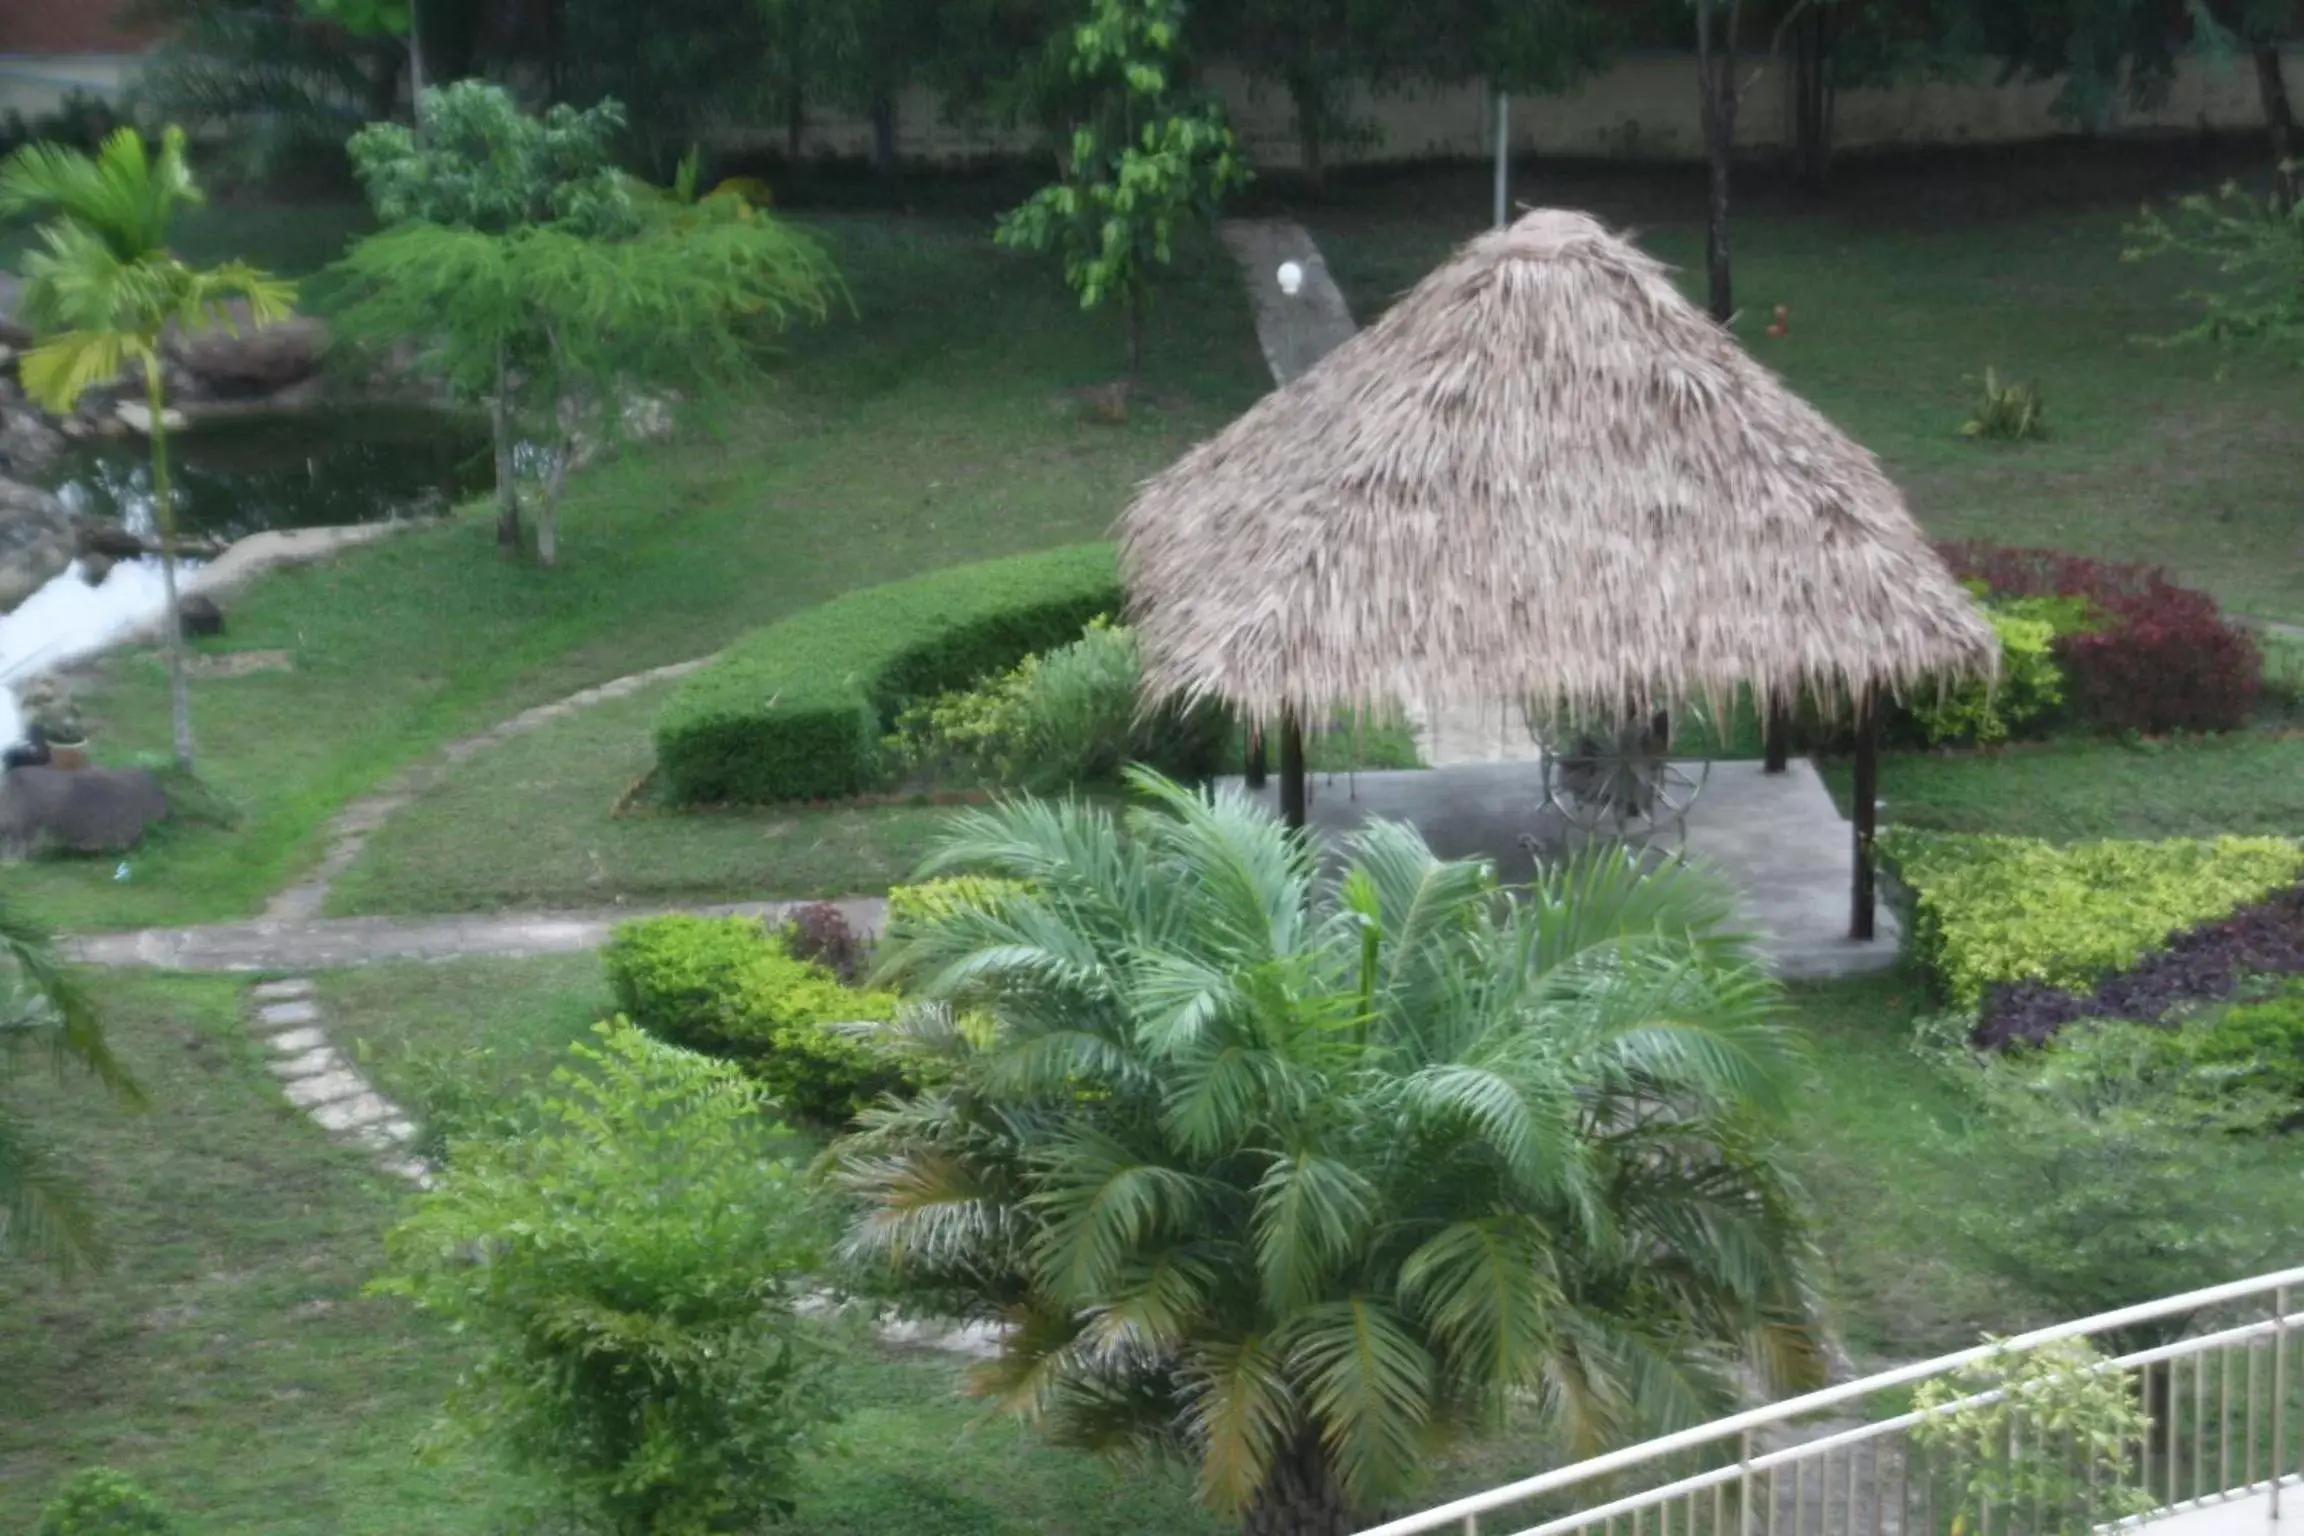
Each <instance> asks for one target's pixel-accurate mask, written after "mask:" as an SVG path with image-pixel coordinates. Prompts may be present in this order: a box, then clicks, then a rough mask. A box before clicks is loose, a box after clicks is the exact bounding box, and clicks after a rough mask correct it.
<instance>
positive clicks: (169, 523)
mask: <svg viewBox="0 0 2304 1536" xmlns="http://www.w3.org/2000/svg"><path fill="white" fill-rule="evenodd" d="M144 401H145V408H146V409H148V410H149V411H151V413H152V520H153V521H154V522H156V523H158V524H159V525H160V590H161V593H162V595H163V599H164V601H163V605H162V609H163V611H162V619H161V622H163V623H164V624H166V625H167V627H168V635H167V646H168V710H169V715H170V717H171V720H172V722H173V725H174V727H175V735H176V766H177V767H179V768H181V769H183V770H184V771H185V772H186V773H190V772H191V771H192V678H191V673H190V671H189V670H188V669H187V667H186V666H185V659H184V614H183V610H182V609H181V608H180V607H179V606H178V604H177V599H176V486H175V481H174V480H173V479H172V478H171V477H170V475H169V473H168V418H167V411H168V391H167V387H166V385H165V384H164V383H163V382H162V377H161V371H160V359H159V358H158V356H153V357H148V358H146V359H145V360H144Z"/></svg>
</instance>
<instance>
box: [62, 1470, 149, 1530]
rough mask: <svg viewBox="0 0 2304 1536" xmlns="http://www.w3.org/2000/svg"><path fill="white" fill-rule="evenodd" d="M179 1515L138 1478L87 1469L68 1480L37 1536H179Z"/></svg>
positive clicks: (65, 1481) (74, 1474)
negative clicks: (151, 1492) (174, 1514)
mask: <svg viewBox="0 0 2304 1536" xmlns="http://www.w3.org/2000/svg"><path fill="white" fill-rule="evenodd" d="M179 1529H181V1527H179V1526H178V1524H177V1523H176V1518H175V1516H173V1515H171V1514H170V1513H169V1512H168V1509H167V1507H166V1506H165V1505H163V1504H162V1503H161V1502H160V1501H159V1500H158V1499H156V1498H154V1497H153V1496H152V1495H151V1494H149V1493H147V1492H145V1491H144V1488H143V1487H142V1485H141V1484H139V1483H138V1482H137V1481H136V1480H135V1479H134V1478H132V1477H129V1476H128V1475H127V1474H126V1473H123V1472H115V1471H113V1470H112V1469H111V1468H110V1467H83V1468H81V1469H80V1470H79V1471H77V1472H75V1473H73V1474H72V1475H71V1476H70V1477H68V1478H66V1479H65V1480H64V1484H63V1486H62V1487H60V1488H58V1489H57V1490H56V1495H55V1497H54V1498H52V1499H50V1500H49V1501H48V1506H47V1508H45V1509H43V1510H42V1511H41V1512H40V1523H39V1524H38V1525H36V1526H34V1527H33V1528H32V1536H176V1532H177V1531H178V1530H179Z"/></svg>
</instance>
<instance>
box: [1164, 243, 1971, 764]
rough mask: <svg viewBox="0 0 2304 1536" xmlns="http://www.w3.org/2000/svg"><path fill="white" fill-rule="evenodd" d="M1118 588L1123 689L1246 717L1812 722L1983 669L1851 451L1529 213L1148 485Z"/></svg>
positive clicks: (1938, 584) (1955, 599)
mask: <svg viewBox="0 0 2304 1536" xmlns="http://www.w3.org/2000/svg"><path fill="white" fill-rule="evenodd" d="M1121 572H1122V577H1123V579H1124V581H1125V582H1126V584H1127V587H1128V591H1129V600H1130V606H1131V609H1132V611H1133V614H1134V619H1135V623H1136V625H1137V630H1138V634H1139V636H1140V637H1141V639H1142V641H1143V644H1144V647H1145V656H1146V679H1147V685H1148V688H1149V691H1150V692H1151V694H1153V695H1154V696H1167V695H1172V694H1184V695H1192V696H1202V697H1217V698H1222V699H1226V700H1229V701H1230V702H1231V703H1232V704H1233V705H1235V706H1236V707H1237V708H1239V709H1240V710H1242V711H1243V712H1244V713H1246V714H1247V715H1248V716H1250V717H1251V718H1254V719H1256V720H1259V721H1265V722H1269V721H1271V720H1273V719H1275V718H1276V717H1277V716H1279V715H1280V714H1281V713H1282V712H1283V711H1286V710H1295V711H1299V712H1300V715H1299V718H1301V719H1303V720H1305V721H1307V722H1308V723H1309V722H1319V721H1324V720H1326V719H1327V718H1329V716H1330V714H1331V713H1332V712H1333V711H1334V710H1337V709H1345V710H1366V709H1379V710H1381V709H1384V708H1387V707H1390V706H1392V705H1395V704H1398V703H1401V702H1404V701H1408V700H1421V701H1424V702H1426V703H1430V704H1446V703H1473V702H1482V703H1498V702H1503V701H1514V702H1519V703H1522V704H1525V705H1527V706H1528V707H1530V708H1531V709H1533V710H1535V711H1536V712H1538V713H1539V714H1544V715H1549V714H1554V713H1578V714H1581V713H1591V714H1603V715H1604V714H1610V713H1613V712H1615V711H1616V710H1619V709H1622V708H1624V707H1625V706H1627V705H1630V706H1633V707H1636V708H1638V709H1640V710H1642V711H1645V710H1648V709H1650V708H1657V707H1666V706H1672V705H1678V704H1681V703H1683V702H1685V701H1688V700H1692V699H1693V700H1700V701H1707V702H1712V703H1715V704H1717V703H1721V702H1724V701H1725V700H1727V699H1729V698H1731V697H1733V694H1734V690H1735V689H1736V687H1737V686H1738V685H1740V684H1747V683H1748V684H1750V685H1752V686H1753V687H1754V689H1755V690H1756V691H1757V692H1758V694H1759V695H1760V697H1761V698H1763V699H1784V700H1787V701H1790V700H1792V699H1796V698H1798V697H1799V696H1800V695H1802V694H1810V693H1812V694H1815V695H1817V696H1818V697H1821V698H1824V699H1825V700H1827V702H1829V700H1830V699H1831V698H1833V697H1835V696H1837V695H1838V693H1839V691H1840V690H1841V689H1842V688H1850V687H1852V688H1862V687H1867V686H1881V685H1884V686H1888V687H1893V688H1899V689H1902V688H1908V687H1911V686H1912V685H1916V684H1919V683H1921V682H1923V681H1928V680H1935V679H1941V678H1944V677H1947V676H1953V675H1974V674H1979V673H1983V672H1988V671H1990V670H1991V669H1992V668H1993V667H1994V666H1995V665H1996V664H1997V658H1998V654H1999V651H1998V645H1997V643H1996V641H1995V639H1994V635H1993V631H1992V629H1991V627H1990V625H1989V624H1988V623H1987V622H1986V621H1985V619H1984V618H1983V616H1982V615H1981V614H1980V613H1979V612H1978V610H1977V608H1976V605H1975V604H1974V603H1973V602H1972V601H1971V600H1970V599H1969V597H1968V595H1967V593H1966V592H1965V591H1963V590H1962V589H1961V587H1960V586H1959V585H1958V583H1956V582H1955V581H1954V580H1953V578H1952V576H1951V574H1950V573H1949V572H1948V571H1947V570H1946V569H1945V567H1944V565H1943V563H1942V562H1941V561H1939V560H1938V559H1937V558H1936V556H1935V554H1934V553H1933V552H1932V551H1931V550H1930V549H1929V547H1928V545H1927V542H1926V541H1925V540H1924V539H1923V538H1922V536H1921V533H1920V529H1919V528H1918V526H1917V525H1916V524H1915V523H1914V522H1913V520H1912V516H1911V513H1910V512H1909V511H1908V510H1907V509H1906V507H1905V505H1904V498H1903V496H1902V495H1901V494H1900V493H1899V492H1898V491H1897V489H1896V487H1895V486H1894V485H1892V484H1890V483H1889V480H1888V478H1887V476H1886V475H1884V474H1882V473H1881V471H1880V467H1879V465H1878V464H1877V463H1876V462H1875V461H1874V460H1873V458H1872V455H1871V454H1869V453H1868V452H1866V451H1865V450H1864V449H1863V448H1861V447H1859V446H1858V445H1857V444H1856V443H1854V442H1853V441H1851V440H1850V439H1849V438H1848V437H1847V436H1846V435H1845V434H1844V433H1842V432H1841V431H1840V430H1839V429H1837V428H1836V427H1834V426H1833V425H1832V424H1831V423H1830V422H1828V421H1826V420H1825V419H1824V417H1823V416H1822V415H1820V414H1818V413H1817V412H1816V411H1815V410H1814V409H1813V408H1811V407H1810V406H1809V405H1808V404H1807V403H1806V402H1804V401H1802V400H1801V399H1800V398H1799V397H1798V396H1796V395H1795V394H1793V393H1792V391H1791V390H1790V389H1788V388H1786V387H1785V385H1784V383H1783V381H1782V380H1780V379H1778V378H1777V377H1776V375H1775V374H1773V373H1771V372H1770V371H1769V370H1767V369H1766V368H1764V367H1762V366H1761V365H1760V364H1758V363H1756V362H1754V361H1753V360H1752V359H1751V358H1750V357H1748V356H1746V355H1745V353H1744V351H1743V349H1742V348H1741V347H1739V346H1738V345H1737V344H1736V342H1735V340H1734V339H1733V338H1732V337H1730V336H1729V335H1728V334H1727V333H1726V332H1725V331H1723V330H1722V329H1721V328H1720V327H1718V326H1717V325H1715V324H1713V322H1712V321H1711V320H1710V318H1709V317H1707V316H1706V315H1704V314H1703V313H1702V312H1701V311H1699V310H1698V309H1697V308H1696V307H1695V306H1694V305H1693V304H1691V303H1689V301H1688V300H1687V299H1686V298H1684V297H1683V296H1682V295H1681V294H1680V292H1679V290H1678V289H1676V288H1675V287H1674V286H1673V285H1672V283H1671V281H1670V279H1669V278H1668V277H1667V275H1666V272H1665V269H1664V267H1663V266H1662V265H1661V264H1660V263H1658V262H1656V261H1655V260H1653V259H1652V258H1650V257H1648V256H1647V255H1645V254H1643V253H1642V252H1640V251H1639V250H1637V249H1635V248H1634V247H1633V246H1632V245H1631V244H1630V243H1629V242H1627V241H1626V240H1624V239H1622V238H1620V237H1618V236H1615V235H1612V234H1610V233H1609V232H1608V231H1607V230H1606V229H1604V228H1603V227H1602V226H1601V225H1600V224H1599V223H1598V222H1597V221H1596V220H1594V219H1592V218H1590V217H1588V216H1586V215H1584V214H1581V213H1573V212H1566V211H1562V210H1557V209H1540V210H1538V211H1536V212H1533V213H1530V214H1528V215H1527V216H1526V217H1524V218H1522V219H1521V220H1520V221H1519V222H1518V223H1516V224H1514V225H1512V226H1511V227H1510V228H1509V229H1505V230H1499V231H1496V232H1494V233H1491V234H1487V235H1482V236H1481V237H1479V238H1478V239H1475V240H1473V241H1472V242H1471V243H1470V244H1468V245H1466V246H1465V247H1464V248H1463V249H1462V250H1461V251H1459V252H1457V254H1456V255H1455V256H1454V257H1453V258H1452V259H1451V260H1449V261H1448V262H1447V263H1446V264H1445V265H1443V266H1441V267H1440V268H1439V269H1438V270H1436V271H1435V272H1433V273H1432V274H1431V275H1430V276H1429V277H1427V278H1426V279H1425V280H1424V281H1423V282H1422V283H1420V284H1418V285H1417V287H1416V289H1415V291H1414V292H1412V293H1410V294H1408V295H1407V296H1406V297H1405V298H1403V299H1401V300H1400V301H1399V302H1398V303H1397V304H1395V305H1393V307H1392V308H1391V310H1390V311H1389V312H1387V313H1386V314H1385V316H1384V317H1383V319H1381V320H1380V321H1378V322H1377V323H1376V324H1375V325H1374V326H1372V327H1370V328H1369V329H1367V330H1365V331H1362V332H1361V333H1360V334H1359V335H1357V336H1355V337H1353V338H1352V340H1350V341H1349V342H1347V343H1345V344H1344V345H1343V346H1341V347H1339V348H1338V349H1337V350H1336V351H1334V352H1332V353H1330V354H1329V355H1328V356H1327V357H1326V358H1325V359H1323V360H1322V361H1321V362H1320V363H1319V364H1318V365H1317V366H1315V367H1314V368H1312V370H1311V371H1310V372H1308V373H1306V374H1305V375H1304V376H1303V377H1301V378H1299V379H1297V380H1296V381H1295V382H1293V383H1291V384H1289V385H1287V386H1285V387H1283V388H1280V389H1277V390H1275V391H1274V392H1273V393H1271V394H1270V395H1268V396H1266V397H1265V398H1264V399H1263V400H1262V401H1260V402H1259V403H1258V404H1257V405H1256V406H1255V407H1254V408H1253V409H1251V410H1250V411H1248V413H1247V414H1246V415H1244V416H1242V417H1241V418H1240V419H1239V420H1238V421H1235V422H1234V423H1233V424H1232V425H1231V426H1229V427H1227V428H1226V429H1225V430H1224V431H1223V432H1221V433H1219V434H1218V435H1217V436H1216V437H1214V438H1212V439H1211V440H1209V441H1208V442H1205V443H1203V444H1201V445H1200V446H1199V447H1197V448H1195V449H1193V450H1192V451H1191V452H1190V453H1188V454H1186V455H1185V456H1184V457H1183V458H1182V459H1180V460H1179V461H1177V463H1176V464H1175V465H1174V466H1172V467H1171V468H1169V469H1168V470H1167V471H1166V472H1165V473H1163V474H1161V475H1159V476H1158V477H1157V478H1155V479H1153V480H1151V481H1149V482H1147V483H1146V484H1145V485H1144V486H1143V487H1142V489H1141V490H1140V491H1139V493H1138V494H1137V496H1136V499H1135V500H1134V502H1133V503H1132V504H1131V505H1130V506H1129V508H1128V510H1127V512H1126V513H1125V514H1124V516H1123V518H1122V523H1121Z"/></svg>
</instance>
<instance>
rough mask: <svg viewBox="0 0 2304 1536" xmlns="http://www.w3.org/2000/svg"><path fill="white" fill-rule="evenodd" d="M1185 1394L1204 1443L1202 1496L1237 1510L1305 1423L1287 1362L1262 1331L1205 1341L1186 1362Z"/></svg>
mask: <svg viewBox="0 0 2304 1536" xmlns="http://www.w3.org/2000/svg"><path fill="white" fill-rule="evenodd" d="M1184 1397H1185V1404H1186V1412H1187V1413H1188V1415H1189V1422H1190V1425H1191V1430H1192V1438H1193V1440H1194V1442H1195V1443H1196V1444H1197V1445H1198V1446H1199V1448H1200V1497H1201V1498H1202V1499H1203V1500H1204V1501H1205V1502H1206V1503H1207V1504H1208V1506H1209V1507H1210V1508H1212V1509H1215V1510H1217V1511H1219V1512H1220V1513H1224V1514H1232V1513H1236V1512H1237V1511H1239V1510H1240V1509H1242V1508H1244V1507H1245V1506H1246V1505H1247V1503H1248V1501H1249V1500H1250V1499H1251V1498H1253V1497H1255V1494H1256V1490H1257V1489H1258V1488H1260V1487H1262V1486H1263V1484H1264V1479H1265V1475H1266V1474H1267V1473H1268V1472H1269V1471H1270V1470H1271V1468H1272V1463H1273V1461H1274V1460H1275V1459H1276V1458H1277V1457H1278V1456H1279V1454H1280V1449H1281V1447H1282V1446H1284V1445H1286V1444H1287V1442H1288V1439H1289V1437H1290V1436H1291V1435H1292V1434H1293V1433H1294V1432H1295V1429H1296V1426H1297V1423H1298V1408H1297V1405H1296V1402H1295V1400H1294V1398H1293V1396H1292V1395H1291V1393H1290V1392H1289V1389H1288V1378H1287V1365H1286V1362H1285V1361H1284V1360H1283V1358H1282V1356H1281V1354H1280V1351H1279V1350H1278V1349H1277V1348H1275V1346H1274V1343H1273V1341H1272V1340H1271V1339H1270V1338H1269V1337H1267V1336H1266V1335H1264V1334H1261V1333H1249V1334H1247V1335H1245V1336H1243V1337H1241V1338H1239V1339H1236V1340H1211V1341H1204V1342H1203V1343H1201V1344H1200V1345H1199V1347H1198V1348H1196V1349H1195V1350H1194V1351H1193V1352H1192V1356H1191V1358H1190V1361H1189V1362H1188V1364H1187V1365H1186V1367H1185V1370H1184Z"/></svg>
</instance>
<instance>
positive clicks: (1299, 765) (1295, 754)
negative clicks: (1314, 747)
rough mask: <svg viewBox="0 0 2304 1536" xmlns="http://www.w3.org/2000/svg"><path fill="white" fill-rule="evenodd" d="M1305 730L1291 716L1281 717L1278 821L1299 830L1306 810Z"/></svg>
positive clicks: (1291, 828)
mask: <svg viewBox="0 0 2304 1536" xmlns="http://www.w3.org/2000/svg"><path fill="white" fill-rule="evenodd" d="M1306 787H1307V786H1306V784H1305V779H1304V727H1303V726H1302V725H1301V724H1299V723H1298V722H1297V719H1296V717H1295V716H1294V715H1293V714H1287V715H1282V716H1281V717H1280V819H1281V820H1282V821H1284V822H1286V823H1287V824H1288V828H1289V830H1290V831H1302V830H1303V827H1304V817H1305V813H1306V811H1307V810H1308V809H1309V802H1308V800H1307V799H1306V796H1305V789H1306Z"/></svg>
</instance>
